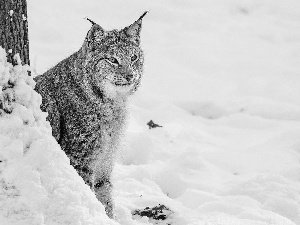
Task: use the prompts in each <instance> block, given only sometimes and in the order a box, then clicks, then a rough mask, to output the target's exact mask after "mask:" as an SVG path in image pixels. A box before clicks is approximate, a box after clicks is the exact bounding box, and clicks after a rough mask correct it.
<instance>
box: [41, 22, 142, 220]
mask: <svg viewBox="0 0 300 225" xmlns="http://www.w3.org/2000/svg"><path fill="white" fill-rule="evenodd" d="M141 19H142V17H141V18H140V19H138V20H137V21H135V22H134V23H133V24H131V25H130V26H128V27H126V28H124V29H122V30H112V31H105V30H104V29H103V28H102V27H101V26H99V25H98V24H93V26H92V28H91V29H90V30H89V32H88V34H87V36H86V39H85V41H84V44H83V46H82V47H81V48H80V50H79V51H77V52H75V53H74V54H73V55H71V56H70V57H68V58H66V59H65V60H63V61H61V62H60V63H58V64H57V65H56V66H54V67H53V68H51V69H50V70H49V71H47V72H46V73H44V74H43V75H41V76H38V77H37V78H36V82H37V83H36V87H35V90H36V91H37V92H39V93H40V94H41V95H42V99H43V101H42V105H41V109H42V110H43V111H46V112H48V117H47V119H48V120H49V122H50V124H51V126H52V134H53V136H54V137H55V138H56V140H57V142H58V143H59V144H60V146H61V148H62V149H63V150H64V151H65V153H66V154H67V155H68V157H69V158H70V163H71V165H72V166H73V167H74V168H75V169H76V170H77V172H78V173H79V175H80V176H81V177H82V178H83V180H84V181H85V183H86V184H88V185H89V186H90V187H91V189H92V190H93V191H94V192H95V194H96V196H97V198H98V199H99V200H100V201H101V202H102V203H103V204H104V206H105V209H106V213H107V214H108V216H110V217H111V218H113V201H112V197H111V190H112V184H111V172H112V169H113V162H114V156H115V152H116V150H117V148H118V144H119V140H120V137H121V135H122V132H123V128H124V124H125V120H126V114H127V113H126V102H127V98H128V96H129V95H130V94H133V93H134V92H135V91H136V90H137V88H138V86H139V85H140V82H141V78H142V74H143V63H144V54H143V51H142V50H141V48H140V30H141V23H142V21H141Z"/></svg>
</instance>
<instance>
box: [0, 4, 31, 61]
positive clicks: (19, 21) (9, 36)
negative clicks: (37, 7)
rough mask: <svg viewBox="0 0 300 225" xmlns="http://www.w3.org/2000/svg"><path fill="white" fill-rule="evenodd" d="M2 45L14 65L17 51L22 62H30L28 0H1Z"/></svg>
mask: <svg viewBox="0 0 300 225" xmlns="http://www.w3.org/2000/svg"><path fill="white" fill-rule="evenodd" d="M0 46H1V47H3V48H4V49H5V50H6V52H7V61H9V62H11V63H12V64H13V65H16V64H17V62H16V61H15V60H14V59H13V57H14V55H15V54H17V53H19V54H20V58H21V60H22V64H28V65H29V64H30V62H29V40H28V22H27V4H26V0H0Z"/></svg>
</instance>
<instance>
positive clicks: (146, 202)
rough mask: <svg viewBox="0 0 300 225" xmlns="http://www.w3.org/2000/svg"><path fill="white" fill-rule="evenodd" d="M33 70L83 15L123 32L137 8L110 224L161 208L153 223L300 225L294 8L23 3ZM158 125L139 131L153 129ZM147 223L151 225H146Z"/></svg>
mask: <svg viewBox="0 0 300 225" xmlns="http://www.w3.org/2000/svg"><path fill="white" fill-rule="evenodd" d="M28 4H29V9H28V11H29V26H30V27H29V28H30V41H31V42H30V46H31V61H32V62H33V66H36V69H37V71H38V72H43V71H45V70H46V69H47V68H50V67H51V66H52V65H54V64H55V63H57V62H59V61H60V60H61V59H62V58H64V57H67V56H68V55H69V54H71V53H72V52H73V51H76V50H77V49H78V48H79V46H80V45H81V44H82V42H83V39H84V37H85V34H86V32H87V30H88V29H89V27H90V24H89V23H87V22H86V21H85V20H83V19H82V18H83V17H85V16H88V17H90V18H91V19H93V20H94V21H96V22H98V23H99V24H101V25H102V26H103V27H104V28H107V29H113V28H122V27H124V26H127V25H129V24H130V23H132V22H133V21H134V20H135V19H137V18H138V16H139V15H140V14H141V13H142V12H144V10H145V9H149V10H150V14H149V15H147V17H145V19H144V21H143V23H144V24H143V31H142V44H143V47H144V49H145V52H146V72H145V77H144V81H143V86H142V88H141V90H140V91H139V93H137V95H136V96H135V97H134V98H133V99H132V104H131V117H130V119H129V122H128V129H127V133H126V137H125V138H126V139H125V140H124V143H123V147H122V152H121V154H120V157H119V160H118V163H117V166H116V168H115V171H114V186H115V199H116V203H117V204H116V205H117V217H118V219H117V222H118V223H120V224H124V225H127V224H128V225H132V224H149V221H148V218H146V217H143V218H140V219H138V218H137V217H135V218H134V219H135V220H134V219H133V218H132V216H131V212H132V211H133V210H136V209H143V208H145V207H148V206H149V207H153V206H157V205H158V204H164V205H165V206H167V207H168V208H170V209H171V210H172V212H173V213H172V215H171V216H169V218H168V220H167V222H166V221H165V222H163V221H161V223H160V224H168V223H170V224H179V225H186V224H197V225H198V224H199V225H200V224H210V225H217V224H218V225H219V224H220V225H225V224H226V225H227V224H230V225H234V224H243V225H244V224H255V225H256V224H257V225H266V224H272V225H274V224H278V225H279V224H280V225H295V224H296V225H298V224H300V216H299V215H300V193H299V190H300V182H299V173H300V166H299V160H300V155H299V154H300V138H299V136H300V116H299V115H300V88H299V87H300V76H299V73H300V64H299V60H300V54H299V52H300V29H299V28H300V14H299V12H300V2H299V1H297V0H287V1H284V2H283V1H280V0H272V1H271V0H251V1H250V0H228V1H221V0H203V1H196V0H186V1H176V0H165V1H158V0H153V1H146V0H128V1H121V0H116V1H110V2H108V1H99V0H90V1H88V3H87V2H86V1H83V0H72V1H71V0H65V1H59V0H53V1H38V0H28ZM150 119H152V120H154V122H156V123H158V124H160V125H162V126H163V128H157V129H153V130H148V128H147V126H146V123H147V122H148V121H149V120H150ZM152 223H153V221H152Z"/></svg>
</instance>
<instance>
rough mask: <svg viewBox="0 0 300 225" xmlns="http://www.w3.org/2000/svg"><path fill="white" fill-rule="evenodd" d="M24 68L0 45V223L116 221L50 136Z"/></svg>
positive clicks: (32, 223)
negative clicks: (12, 62)
mask: <svg viewBox="0 0 300 225" xmlns="http://www.w3.org/2000/svg"><path fill="white" fill-rule="evenodd" d="M19 62H20V58H19ZM27 67H28V66H22V65H17V66H15V67H12V65H11V64H10V63H7V62H6V53H5V51H4V50H3V49H2V48H0V90H1V92H0V104H1V108H0V200H1V201H0V224H1V225H43V224H49V225H50V224H53V225H54V224H70V225H71V224H74V225H75V224H90V225H96V224H97V225H99V224H105V225H106V224H111V225H113V224H116V223H115V222H113V221H112V220H110V219H109V218H108V217H107V216H106V214H105V211H104V207H103V205H102V204H100V203H99V202H98V200H97V199H96V197H95V195H94V194H93V193H92V191H91V190H90V189H89V187H88V186H87V185H85V183H84V181H83V180H82V178H81V177H79V176H78V174H77V172H76V171H75V169H74V168H73V167H72V166H71V165H70V162H69V159H68V157H67V156H66V155H65V153H64V152H63V151H62V150H61V149H60V147H59V145H58V144H57V142H56V140H55V139H54V138H53V137H52V134H51V127H50V124H49V123H48V122H46V113H43V112H42V111H41V110H40V104H41V96H40V95H39V94H37V93H36V92H35V91H34V90H33V87H34V85H35V82H34V81H33V79H32V76H28V73H27V70H28V68H27ZM8 98H10V99H14V101H13V102H12V103H11V104H10V105H9V107H8V106H7V104H6V103H7V99H8ZM2 109H4V110H2ZM8 111H9V113H8Z"/></svg>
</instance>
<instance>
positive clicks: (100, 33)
mask: <svg viewBox="0 0 300 225" xmlns="http://www.w3.org/2000/svg"><path fill="white" fill-rule="evenodd" d="M88 20H89V21H90V22H91V23H92V24H93V26H92V27H91V29H90V30H89V31H88V33H87V35H86V38H85V40H84V43H83V46H82V50H83V53H84V54H85V53H87V52H89V51H91V50H92V49H93V47H94V46H95V43H97V42H100V41H101V40H102V39H103V37H104V34H105V31H104V29H103V28H102V27H101V26H100V25H98V24H96V23H94V22H93V21H91V20H90V19H88Z"/></svg>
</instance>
